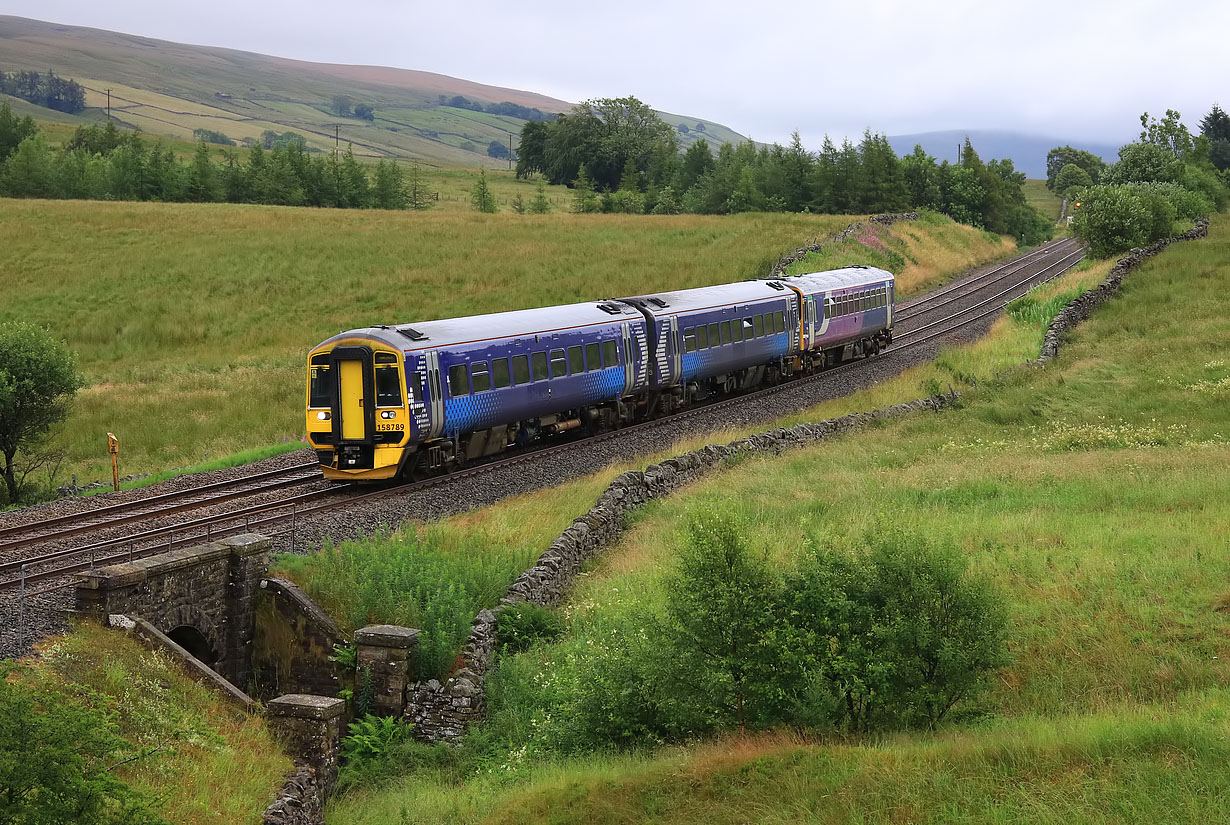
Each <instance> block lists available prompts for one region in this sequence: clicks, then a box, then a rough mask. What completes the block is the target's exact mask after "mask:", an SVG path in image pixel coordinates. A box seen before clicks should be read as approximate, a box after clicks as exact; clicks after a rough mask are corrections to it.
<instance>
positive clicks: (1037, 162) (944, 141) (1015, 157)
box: [888, 129, 1132, 178]
mask: <svg viewBox="0 0 1230 825" xmlns="http://www.w3.org/2000/svg"><path fill="white" fill-rule="evenodd" d="M966 135H969V139H970V142H971V143H972V144H973V146H974V151H976V152H977V153H978V156H979V157H980V158H982V159H983V160H990V159H991V158H1012V163H1013V164H1014V165H1015V166H1016V169H1017V171H1018V172H1024V173H1025V175H1026V177H1030V178H1045V177H1046V153H1047V152H1049V151H1050V150H1052V149H1054V148H1055V147H1056V146H1074V147H1075V148H1077V149H1084V150H1085V151H1086V152H1092V153H1093V154H1095V155H1097V156H1099V157H1100V158H1102V159H1103V160H1105V161H1106V162H1107V163H1114V162H1115V161H1117V160H1118V159H1119V145H1117V144H1116V145H1112V144H1109V143H1093V142H1090V141H1083V140H1072V139H1071V138H1061V137H1046V136H1044V135H1027V134H1023V133H1021V132H1001V131H993V130H989V129H987V130H974V131H969V132H964V131H960V130H956V129H954V130H951V131H947V132H922V133H920V134H916V135H892V136H889V138H888V142H889V143H890V144H891V145H892V147H893V151H895V152H896V153H897V154H898V155H906V154H909V153H910V152H913V151H914V145H915V144H921V145H922V148H923V150H924V151H925V152H926V153H927V154H929V155H933V156H934V157H935V159H936V160H938V161H943V160H945V159H947V160H948V161H949V162H951V163H955V162H956V161H957V147H958V146H962V145H964V144H965V137H966ZM1131 140H1132V137H1131V136H1127V135H1125V136H1124V139H1123V142H1124V143H1127V142H1129V141H1131Z"/></svg>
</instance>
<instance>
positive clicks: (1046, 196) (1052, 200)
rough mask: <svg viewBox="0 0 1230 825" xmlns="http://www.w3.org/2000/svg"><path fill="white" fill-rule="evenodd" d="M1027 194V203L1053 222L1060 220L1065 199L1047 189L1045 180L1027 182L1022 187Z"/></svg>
mask: <svg viewBox="0 0 1230 825" xmlns="http://www.w3.org/2000/svg"><path fill="white" fill-rule="evenodd" d="M1021 188H1022V190H1023V191H1024V192H1025V201H1026V203H1028V204H1029V205H1030V206H1032V207H1033V208H1034V209H1037V210H1038V211H1039V212H1041V213H1042V214H1043V215H1046V216H1047V217H1048V218H1050V219H1051V220H1052V221H1057V220H1059V211H1060V209H1061V208H1063V198H1061V197H1059V196H1057V195H1056V194H1055V193H1054V192H1052V191H1051V190H1049V189H1047V188H1046V181H1044V180H1027V181H1025V185H1024V186H1023V187H1021Z"/></svg>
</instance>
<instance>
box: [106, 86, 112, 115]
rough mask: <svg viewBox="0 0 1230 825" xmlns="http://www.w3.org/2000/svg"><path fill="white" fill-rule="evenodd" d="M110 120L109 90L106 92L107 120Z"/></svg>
mask: <svg viewBox="0 0 1230 825" xmlns="http://www.w3.org/2000/svg"><path fill="white" fill-rule="evenodd" d="M110 119H111V90H110V89H108V90H107V120H110Z"/></svg>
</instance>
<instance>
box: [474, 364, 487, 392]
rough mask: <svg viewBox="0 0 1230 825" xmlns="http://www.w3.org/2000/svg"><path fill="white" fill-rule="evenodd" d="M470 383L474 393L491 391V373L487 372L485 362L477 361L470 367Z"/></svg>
mask: <svg viewBox="0 0 1230 825" xmlns="http://www.w3.org/2000/svg"><path fill="white" fill-rule="evenodd" d="M470 383H471V384H473V385H474V392H486V391H487V390H489V389H491V373H490V372H488V371H487V362H486V361H479V362H478V363H477V364H474V365H473V366H471V367H470Z"/></svg>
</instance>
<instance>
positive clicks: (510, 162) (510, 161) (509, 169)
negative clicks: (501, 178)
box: [508, 132, 512, 172]
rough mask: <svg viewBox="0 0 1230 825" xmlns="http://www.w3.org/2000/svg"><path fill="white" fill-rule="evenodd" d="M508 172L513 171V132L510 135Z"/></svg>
mask: <svg viewBox="0 0 1230 825" xmlns="http://www.w3.org/2000/svg"><path fill="white" fill-rule="evenodd" d="M508 171H510V172H511V171H512V132H509V133H508Z"/></svg>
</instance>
